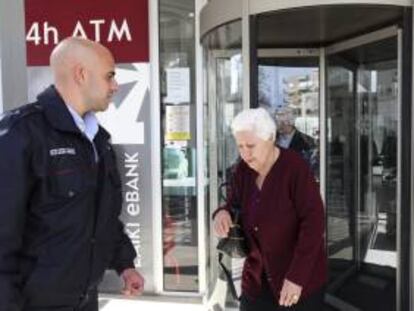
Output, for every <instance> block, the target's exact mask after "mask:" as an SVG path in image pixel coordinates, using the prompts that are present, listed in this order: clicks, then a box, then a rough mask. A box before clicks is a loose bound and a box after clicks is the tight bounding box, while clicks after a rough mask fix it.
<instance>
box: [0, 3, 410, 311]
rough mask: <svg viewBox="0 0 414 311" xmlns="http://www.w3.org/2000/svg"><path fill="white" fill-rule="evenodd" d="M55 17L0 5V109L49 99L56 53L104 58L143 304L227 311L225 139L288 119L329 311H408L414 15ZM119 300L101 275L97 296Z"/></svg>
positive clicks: (348, 8) (123, 7) (261, 6)
mask: <svg viewBox="0 0 414 311" xmlns="http://www.w3.org/2000/svg"><path fill="white" fill-rule="evenodd" d="M53 2H54V1H51V0H49V1H47V0H26V1H14V3H10V1H6V0H0V35H1V36H0V74H1V77H0V82H1V85H0V90H1V91H0V101H1V103H2V107H0V108H1V109H2V110H6V109H9V108H13V107H17V106H19V105H21V104H22V103H24V102H26V101H30V100H33V98H34V96H35V94H36V93H37V92H38V91H40V90H41V89H43V88H44V87H45V86H46V85H47V84H49V83H50V81H51V75H50V71H49V67H48V63H47V60H48V55H49V53H50V50H51V49H52V48H53V46H54V45H55V44H56V43H57V42H58V41H60V40H61V39H62V38H64V37H66V36H68V35H78V36H84V37H88V38H89V39H92V40H96V41H100V42H102V43H103V44H105V45H107V46H108V47H109V48H111V50H112V51H113V52H114V54H115V59H116V63H117V77H118V82H119V83H120V91H119V92H118V95H117V96H116V97H115V98H114V103H113V104H111V107H110V108H109V111H107V112H106V113H104V114H102V115H100V116H98V117H99V119H100V121H101V123H102V124H103V125H104V126H105V127H106V128H108V130H109V131H110V132H111V133H112V134H113V142H114V144H115V146H116V150H117V152H118V162H119V163H118V164H119V167H120V171H121V175H122V180H123V187H124V188H123V189H124V210H123V214H122V218H123V220H124V222H125V224H126V231H127V233H128V234H129V236H130V237H131V239H132V241H133V243H134V245H135V248H136V250H137V252H138V257H137V260H136V266H137V268H138V269H140V270H141V271H142V272H143V274H144V276H145V278H146V280H147V287H146V293H145V295H144V299H145V297H151V299H155V300H157V299H160V300H163V301H168V300H169V299H171V301H175V300H177V299H187V298H191V299H192V301H194V302H196V303H199V304H200V305H203V306H205V308H210V309H214V308H217V307H220V306H222V305H223V304H224V303H227V305H228V306H229V307H235V306H236V305H237V304H236V303H235V302H234V301H233V300H232V299H231V298H230V297H228V296H227V297H226V295H223V294H222V293H223V290H222V289H223V288H224V287H223V282H222V281H221V280H220V273H219V272H218V268H217V260H216V258H217V254H216V251H215V245H216V243H217V238H216V237H215V236H214V234H213V233H212V230H211V228H212V223H211V214H212V212H213V210H214V209H215V208H216V207H217V206H218V205H220V204H221V203H222V202H223V200H224V199H225V193H224V191H223V190H224V187H223V185H225V183H226V181H227V178H228V176H227V174H226V172H227V169H228V168H229V167H230V166H231V164H232V163H233V162H234V161H235V160H236V159H237V156H238V155H237V150H236V146H235V144H234V142H233V140H232V137H231V133H230V130H229V124H230V122H231V120H232V118H233V117H234V115H235V114H237V112H239V111H240V110H242V109H244V108H248V107H264V108H266V109H267V110H268V111H270V112H271V113H275V112H276V111H278V110H279V109H281V108H285V107H289V108H290V109H291V110H292V111H294V113H295V117H296V118H295V126H296V127H297V128H298V129H299V130H300V131H302V132H304V133H306V134H307V135H309V136H311V137H312V138H313V139H314V141H315V142H316V143H317V146H318V147H317V150H316V152H315V154H314V156H315V157H316V159H317V161H316V162H317V170H315V178H316V179H317V180H318V182H319V185H320V190H321V194H322V196H323V198H324V201H325V204H326V220H327V223H326V224H327V225H326V227H327V231H326V239H327V245H326V247H327V251H328V256H329V273H330V279H329V284H328V286H327V292H326V297H325V298H326V305H327V310H364V311H369V310H387V311H388V310H389V311H391V310H401V311H405V310H414V306H413V304H412V297H413V286H412V283H413V281H414V275H413V268H412V262H413V254H412V253H413V245H412V243H413V242H412V238H411V236H412V222H413V215H412V206H413V202H412V200H413V198H412V193H413V189H412V187H413V182H412V178H413V176H414V174H413V172H412V161H413V159H412V154H413V151H412V146H413V142H412V120H413V112H412V89H413V88H412V84H413V69H412V68H413V66H412V63H413V49H412V42H413V32H412V27H413V16H412V8H413V3H412V1H403V0H400V1H398V0H394V1H345V0H344V1H327V0H326V1H322V0H319V1H309V0H308V1H306V0H299V1H276V0H272V1H271V0H211V1H201V0H200V1H198V0H175V1H170V0H160V1H153V0H148V1H144V0H140V1H124V4H118V3H116V2H115V1H111V0H105V1H101V2H100V3H99V4H98V5H97V4H94V3H93V2H92V1H72V2H71V3H68V4H59V5H56V4H53ZM89 2H90V3H89ZM10 12H14V13H13V14H11V13H10ZM85 12H87V13H85ZM16 81H18V83H16ZM233 264H234V265H233V267H234V270H235V272H236V274H237V273H240V268H241V263H233ZM119 286H120V285H119V282H118V279H117V277H116V275H114V274H113V273H112V272H110V271H108V273H107V274H106V276H105V278H104V280H103V282H102V285H101V293H102V294H103V295H116V293H117V292H118V290H119ZM154 297H155V298H154Z"/></svg>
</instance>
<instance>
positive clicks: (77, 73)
mask: <svg viewBox="0 0 414 311" xmlns="http://www.w3.org/2000/svg"><path fill="white" fill-rule="evenodd" d="M73 78H74V80H75V83H76V84H78V85H82V84H84V82H85V80H86V69H85V67H84V66H82V65H81V64H76V65H75V66H74V67H73Z"/></svg>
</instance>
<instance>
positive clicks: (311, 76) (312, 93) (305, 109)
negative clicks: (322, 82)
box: [283, 69, 319, 116]
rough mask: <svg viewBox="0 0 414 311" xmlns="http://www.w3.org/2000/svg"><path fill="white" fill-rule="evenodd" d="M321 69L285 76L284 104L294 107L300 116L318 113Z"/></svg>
mask: <svg viewBox="0 0 414 311" xmlns="http://www.w3.org/2000/svg"><path fill="white" fill-rule="evenodd" d="M318 92H319V71H318V70H317V69H314V70H312V71H309V73H307V74H305V75H303V74H302V75H292V76H287V77H284V78H283V105H287V106H289V107H291V108H293V109H294V110H295V111H296V112H297V113H298V115H300V116H311V115H315V114H317V113H318V106H319V93H318Z"/></svg>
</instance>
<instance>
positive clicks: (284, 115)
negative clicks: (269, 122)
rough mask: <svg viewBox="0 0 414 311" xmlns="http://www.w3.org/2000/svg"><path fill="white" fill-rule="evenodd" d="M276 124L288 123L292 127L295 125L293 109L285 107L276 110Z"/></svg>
mask: <svg viewBox="0 0 414 311" xmlns="http://www.w3.org/2000/svg"><path fill="white" fill-rule="evenodd" d="M275 118H276V122H286V123H288V124H290V125H295V119H296V118H295V115H294V112H293V109H292V108H290V107H288V106H284V107H281V108H279V109H277V110H276V112H275Z"/></svg>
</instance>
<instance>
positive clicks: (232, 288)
mask: <svg viewBox="0 0 414 311" xmlns="http://www.w3.org/2000/svg"><path fill="white" fill-rule="evenodd" d="M223 257H224V255H223V253H221V252H219V254H218V262H219V265H220V267H221V269H222V270H223V272H224V275H225V276H226V279H227V283H228V285H229V288H230V293H231V295H232V296H233V298H234V299H236V300H238V301H240V297H239V296H237V291H236V287H235V286H234V281H233V278H232V277H231V273H230V271H229V270H228V269H227V268H226V266H225V265H224V264H223Z"/></svg>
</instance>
